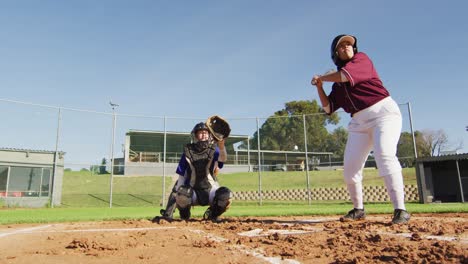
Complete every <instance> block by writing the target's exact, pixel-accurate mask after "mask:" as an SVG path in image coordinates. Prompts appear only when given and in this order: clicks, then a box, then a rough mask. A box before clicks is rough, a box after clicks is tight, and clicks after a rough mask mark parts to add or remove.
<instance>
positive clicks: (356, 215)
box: [340, 208, 366, 222]
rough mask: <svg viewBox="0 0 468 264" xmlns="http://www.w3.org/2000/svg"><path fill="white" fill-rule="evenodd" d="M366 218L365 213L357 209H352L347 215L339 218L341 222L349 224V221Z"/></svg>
mask: <svg viewBox="0 0 468 264" xmlns="http://www.w3.org/2000/svg"><path fill="white" fill-rule="evenodd" d="M365 218H366V212H365V211H364V209H357V208H354V209H353V210H351V211H349V212H348V214H346V215H345V216H343V217H341V218H340V221H341V222H349V221H356V220H364V219H365Z"/></svg>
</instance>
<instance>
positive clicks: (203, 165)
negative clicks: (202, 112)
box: [153, 116, 231, 222]
mask: <svg viewBox="0 0 468 264" xmlns="http://www.w3.org/2000/svg"><path fill="white" fill-rule="evenodd" d="M230 132H231V129H230V127H229V124H228V123H227V122H226V120H224V119H223V118H221V117H219V116H212V117H210V118H208V120H207V121H206V122H205V123H203V122H200V123H198V124H196V125H195V127H194V128H193V130H192V132H191V137H192V143H190V144H187V145H186V146H185V147H184V153H183V154H182V157H181V158H180V161H179V165H178V166H177V170H176V173H177V174H179V179H178V180H177V182H176V183H175V185H174V187H173V188H172V192H171V194H170V195H169V199H168V203H167V206H166V209H161V211H160V212H161V216H156V217H155V218H153V222H159V221H160V220H161V219H164V220H167V221H172V219H173V213H174V211H175V208H176V207H177V209H179V214H180V218H181V219H182V220H188V219H190V215H191V214H190V209H191V207H192V206H195V205H201V206H205V205H209V207H208V209H207V210H206V212H205V213H204V215H203V218H204V219H206V220H211V221H213V222H219V221H220V219H219V216H220V215H221V214H223V213H224V212H225V211H226V210H227V209H228V208H229V205H230V204H231V191H230V190H229V189H228V188H226V187H220V186H219V183H218V180H217V177H216V175H217V172H218V170H219V169H221V168H223V166H224V162H226V160H227V152H226V148H225V147H224V140H225V139H226V138H227V137H228V136H229V134H230Z"/></svg>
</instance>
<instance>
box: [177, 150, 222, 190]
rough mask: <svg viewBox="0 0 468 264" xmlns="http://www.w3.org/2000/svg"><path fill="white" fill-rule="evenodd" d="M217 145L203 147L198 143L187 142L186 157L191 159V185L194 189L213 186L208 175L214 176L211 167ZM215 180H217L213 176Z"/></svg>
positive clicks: (189, 173) (189, 172)
mask: <svg viewBox="0 0 468 264" xmlns="http://www.w3.org/2000/svg"><path fill="white" fill-rule="evenodd" d="M214 153H215V146H214V145H209V146H208V147H206V148H203V149H201V148H200V147H199V146H197V145H196V144H193V143H192V144H187V145H186V146H185V148H184V154H185V157H187V159H188V161H189V165H190V166H189V168H188V175H190V186H192V187H193V188H194V189H207V188H211V184H210V182H209V179H208V177H214V176H213V175H214V174H213V171H211V169H210V167H211V164H212V162H213V158H214ZM213 180H216V179H214V178H213Z"/></svg>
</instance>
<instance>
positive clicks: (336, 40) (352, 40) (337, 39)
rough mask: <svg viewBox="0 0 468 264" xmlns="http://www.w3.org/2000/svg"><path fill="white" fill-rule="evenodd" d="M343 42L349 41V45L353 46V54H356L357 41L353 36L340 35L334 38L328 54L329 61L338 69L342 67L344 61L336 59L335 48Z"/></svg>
mask: <svg viewBox="0 0 468 264" xmlns="http://www.w3.org/2000/svg"><path fill="white" fill-rule="evenodd" d="M344 40H347V41H349V42H350V43H351V45H353V51H354V54H356V53H357V52H358V48H357V39H356V37H355V36H352V35H346V34H341V35H338V36H336V37H335V38H334V39H333V41H332V44H331V47H330V52H331V59H332V60H333V62H334V63H335V65H336V66H337V67H338V68H341V67H343V66H344V64H345V61H342V60H341V59H340V58H339V57H338V52H337V51H336V48H337V46H338V44H340V42H341V41H344Z"/></svg>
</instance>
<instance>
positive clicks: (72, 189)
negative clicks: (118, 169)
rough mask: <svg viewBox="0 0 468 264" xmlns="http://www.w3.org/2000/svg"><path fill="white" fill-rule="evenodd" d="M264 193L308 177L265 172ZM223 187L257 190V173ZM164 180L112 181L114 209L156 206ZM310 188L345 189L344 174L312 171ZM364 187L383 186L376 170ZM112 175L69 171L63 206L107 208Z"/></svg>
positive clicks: (411, 176)
mask: <svg viewBox="0 0 468 264" xmlns="http://www.w3.org/2000/svg"><path fill="white" fill-rule="evenodd" d="M403 175H404V181H405V184H413V185H416V173H415V170H414V169H404V170H403ZM261 176H262V190H263V191H267V190H287V189H307V175H306V172H303V171H291V172H289V171H288V172H273V171H270V172H262V173H261ZM218 178H219V181H220V184H221V185H223V186H227V187H229V188H230V189H231V190H232V191H236V192H237V191H257V190H258V184H259V174H258V172H243V173H232V174H220V175H219V177H218ZM162 179H163V178H162V177H153V176H142V177H121V176H115V177H114V178H113V190H112V193H113V195H112V205H113V206H115V207H139V206H143V207H144V206H146V207H148V206H149V207H153V206H159V204H161V203H162V198H163V197H162V196H163V192H162ZM309 181H310V186H311V188H318V187H344V186H345V184H344V180H343V171H338V170H337V171H335V170H330V171H309ZM363 184H364V185H365V186H380V185H384V181H383V179H382V178H381V177H380V176H378V173H377V170H375V169H366V170H365V171H364V180H363ZM171 188H172V183H171V177H166V196H167V195H168V194H169V192H170V190H171ZM109 194H110V175H109V174H102V175H99V174H91V173H90V172H86V171H79V172H76V171H68V172H65V175H64V178H63V190H62V207H107V206H108V205H109V199H110V195H109Z"/></svg>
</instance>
